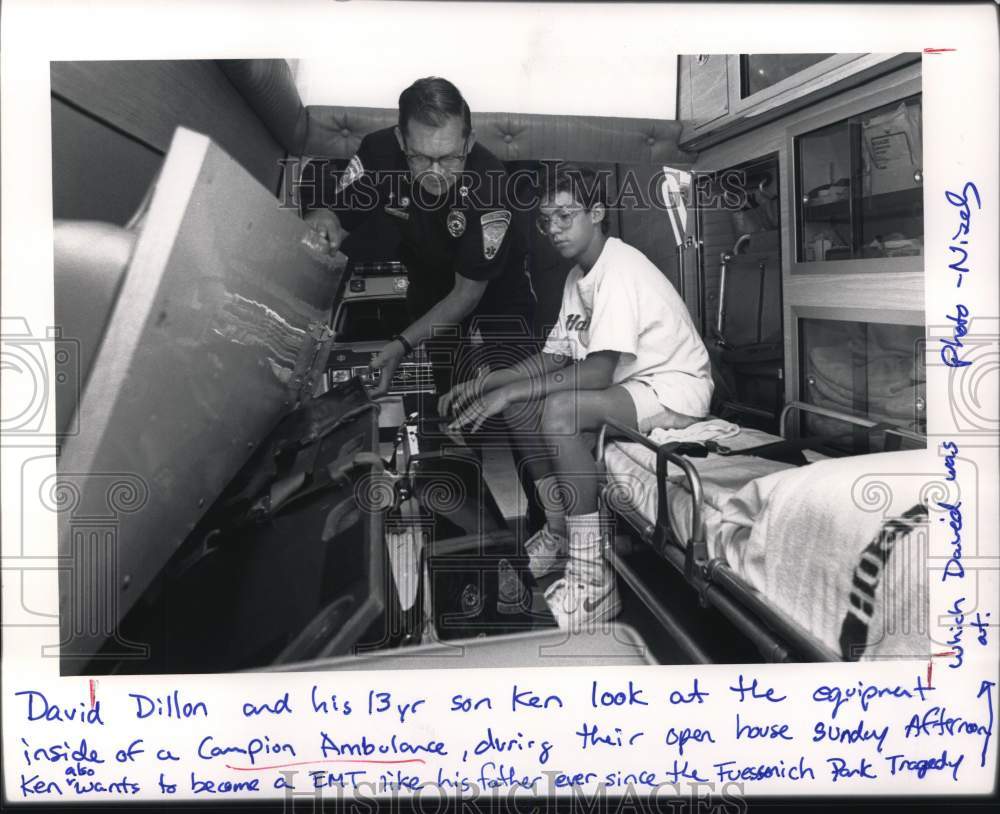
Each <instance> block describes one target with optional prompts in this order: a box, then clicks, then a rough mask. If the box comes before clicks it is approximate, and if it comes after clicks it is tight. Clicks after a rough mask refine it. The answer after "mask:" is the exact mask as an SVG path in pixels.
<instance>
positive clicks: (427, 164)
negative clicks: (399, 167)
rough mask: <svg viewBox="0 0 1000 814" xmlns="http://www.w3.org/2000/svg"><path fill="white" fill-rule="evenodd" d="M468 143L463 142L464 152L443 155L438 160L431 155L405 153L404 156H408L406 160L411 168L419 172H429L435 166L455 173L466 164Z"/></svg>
mask: <svg viewBox="0 0 1000 814" xmlns="http://www.w3.org/2000/svg"><path fill="white" fill-rule="evenodd" d="M467 143H468V141H467V140H466V141H464V142H462V149H463V152H461V153H455V154H454V155H442V156H439V157H438V158H431V157H430V156H429V155H424V154H423V153H411V152H409V151H406V152H404V155H405V156H406V160H407V161H409V162H410V166H411V167H413V169H414V170H416V171H417V172H424V170H429V169H430V168H431V167H433V166H434V165H435V164H437V165H438V166H439V167H441V169H443V170H447V171H448V172H455V171H456V170H460V169H462V165H463V164H464V163H465V159H466V158H467V157H468V155H469V154H468V152H466V151H465V144H467Z"/></svg>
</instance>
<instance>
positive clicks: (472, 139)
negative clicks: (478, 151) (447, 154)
mask: <svg viewBox="0 0 1000 814" xmlns="http://www.w3.org/2000/svg"><path fill="white" fill-rule="evenodd" d="M475 143H476V131H475V130H470V131H469V135H468V137H467V138H466V139H465V152H466V155H468V154H469V153H471V152H472V145H473V144H475Z"/></svg>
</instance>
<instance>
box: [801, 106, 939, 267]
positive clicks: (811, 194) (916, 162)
mask: <svg viewBox="0 0 1000 814" xmlns="http://www.w3.org/2000/svg"><path fill="white" fill-rule="evenodd" d="M795 158H796V165H797V170H798V171H797V173H796V191H797V193H798V194H797V198H798V209H799V218H798V229H797V237H798V240H797V260H798V262H800V263H813V262H824V261H830V260H857V259H871V258H891V257H915V256H920V255H922V254H923V251H924V247H923V244H924V226H923V215H924V212H923V146H922V138H921V103H920V97H919V96H915V97H911V98H909V99H905V100H902V101H899V102H893V103H892V104H889V105H886V106H884V107H881V108H878V109H877V110H872V111H868V112H866V113H864V114H862V115H859V116H853V117H851V118H849V119H846V120H845V121H842V122H837V123H836V124H832V125H830V126H828V127H824V128H822V129H820V130H815V131H813V132H811V133H807V134H805V135H803V136H801V137H799V138H798V139H797V140H796V155H795Z"/></svg>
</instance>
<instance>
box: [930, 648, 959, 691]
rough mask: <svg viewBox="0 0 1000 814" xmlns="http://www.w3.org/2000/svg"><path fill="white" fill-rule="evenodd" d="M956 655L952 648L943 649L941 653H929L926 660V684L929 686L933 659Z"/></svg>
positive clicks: (932, 670)
mask: <svg viewBox="0 0 1000 814" xmlns="http://www.w3.org/2000/svg"><path fill="white" fill-rule="evenodd" d="M954 655H957V654H956V653H955V651H954V650H945V651H944V652H943V653H931V657H930V659H928V661H927V686H928V687H930V686H931V674H932V673H933V672H934V659H942V658H948V657H949V656H954Z"/></svg>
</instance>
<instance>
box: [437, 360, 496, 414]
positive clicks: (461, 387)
mask: <svg viewBox="0 0 1000 814" xmlns="http://www.w3.org/2000/svg"><path fill="white" fill-rule="evenodd" d="M486 376H487V372H486V371H485V370H482V371H480V372H479V373H478V374H477V375H476V376H474V377H473V378H471V379H466V380H465V381H464V382H459V383H458V384H456V385H455V386H454V387H453V388H451V390H449V391H448V392H447V393H445V394H444V395H443V396H441V398H439V399H438V403H437V410H438V415H439V416H441V417H442V418H445V417H447V416H448V415H451V414H458V413H459V412H461V411H462V409H463V408H464V407H465V406H466V405H467V404H468V403H469V402H470V401H472V400H473V399H475V398H479V397H480V396H482V394H483V383H484V382H485V380H486Z"/></svg>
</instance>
